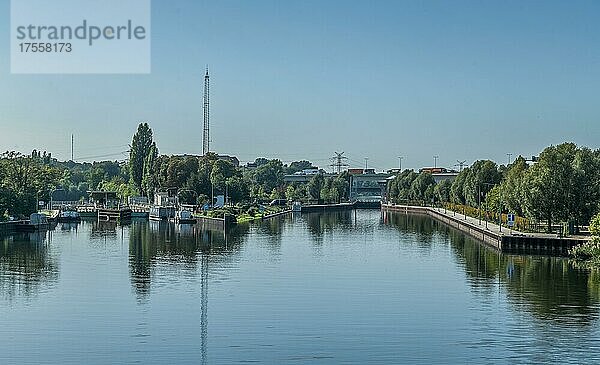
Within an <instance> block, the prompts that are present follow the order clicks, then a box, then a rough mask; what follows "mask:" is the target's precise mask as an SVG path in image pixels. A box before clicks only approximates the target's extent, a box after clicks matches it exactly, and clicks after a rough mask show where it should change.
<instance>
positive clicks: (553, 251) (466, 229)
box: [382, 204, 589, 255]
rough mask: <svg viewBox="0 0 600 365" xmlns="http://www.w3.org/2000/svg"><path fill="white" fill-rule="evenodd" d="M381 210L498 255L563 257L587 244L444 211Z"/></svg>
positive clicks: (387, 207)
mask: <svg viewBox="0 0 600 365" xmlns="http://www.w3.org/2000/svg"><path fill="white" fill-rule="evenodd" d="M382 210H383V212H384V213H385V212H388V211H393V212H401V213H405V214H422V215H427V216H430V217H432V218H434V219H436V220H438V221H440V222H442V223H444V224H446V225H448V226H450V227H453V228H455V229H458V230H459V231H461V232H463V233H465V234H468V235H469V236H471V237H474V238H476V239H478V240H480V241H482V242H484V243H485V244H487V245H489V246H491V247H494V248H495V249H498V250H500V251H502V252H515V253H535V254H550V255H566V254H567V253H568V250H569V249H570V248H572V247H573V246H576V245H579V244H581V243H583V242H586V241H588V240H589V237H585V236H570V237H562V238H561V237H557V236H556V235H553V234H544V233H521V232H517V231H514V230H512V229H510V228H508V227H505V226H503V227H500V226H499V225H497V224H495V223H491V222H486V221H485V220H483V219H481V220H479V219H478V218H474V217H469V216H466V217H465V216H464V215H463V214H459V213H458V212H454V211H450V210H445V209H444V208H432V207H419V206H407V205H391V204H382Z"/></svg>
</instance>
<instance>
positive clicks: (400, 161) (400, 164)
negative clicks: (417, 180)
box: [398, 156, 404, 172]
mask: <svg viewBox="0 0 600 365" xmlns="http://www.w3.org/2000/svg"><path fill="white" fill-rule="evenodd" d="M403 159H404V156H398V170H400V172H402V160H403Z"/></svg>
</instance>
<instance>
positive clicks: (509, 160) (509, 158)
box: [506, 153, 512, 166]
mask: <svg viewBox="0 0 600 365" xmlns="http://www.w3.org/2000/svg"><path fill="white" fill-rule="evenodd" d="M506 156H508V165H510V162H511V161H512V158H511V157H512V153H507V154H506ZM508 165H506V166H508Z"/></svg>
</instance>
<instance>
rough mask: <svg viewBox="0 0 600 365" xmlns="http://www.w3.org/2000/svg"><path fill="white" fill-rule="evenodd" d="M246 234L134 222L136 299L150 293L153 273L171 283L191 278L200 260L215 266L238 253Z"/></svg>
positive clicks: (131, 247)
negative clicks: (158, 271) (168, 276)
mask: <svg viewBox="0 0 600 365" xmlns="http://www.w3.org/2000/svg"><path fill="white" fill-rule="evenodd" d="M246 231H247V227H244V226H240V227H235V228H233V229H231V230H230V231H229V232H228V233H227V234H224V232H223V231H222V230H206V229H205V230H202V229H201V228H200V227H199V226H196V225H176V224H174V223H170V222H153V221H151V222H141V221H140V222H136V221H134V222H133V223H132V224H131V226H130V230H129V268H130V275H131V282H132V285H133V287H134V290H135V292H136V294H137V296H138V299H140V300H143V299H145V298H146V297H147V296H148V294H149V293H150V287H151V281H152V277H153V275H154V274H155V273H156V270H161V272H160V273H161V274H167V275H172V278H173V279H177V278H178V277H180V276H185V277H189V276H194V275H196V273H197V271H198V267H199V265H200V264H199V263H200V260H201V259H202V257H206V258H207V260H208V261H209V262H214V261H220V260H222V259H223V258H224V257H227V256H228V255H229V254H231V253H234V252H237V251H238V250H239V247H240V245H241V243H242V240H243V236H244V233H245V232H246ZM169 279H171V278H169Z"/></svg>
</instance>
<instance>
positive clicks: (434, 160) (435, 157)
mask: <svg viewBox="0 0 600 365" xmlns="http://www.w3.org/2000/svg"><path fill="white" fill-rule="evenodd" d="M438 158H440V156H438V155H435V156H433V168H436V167H437V160H438Z"/></svg>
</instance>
